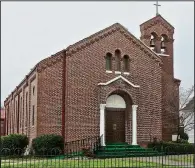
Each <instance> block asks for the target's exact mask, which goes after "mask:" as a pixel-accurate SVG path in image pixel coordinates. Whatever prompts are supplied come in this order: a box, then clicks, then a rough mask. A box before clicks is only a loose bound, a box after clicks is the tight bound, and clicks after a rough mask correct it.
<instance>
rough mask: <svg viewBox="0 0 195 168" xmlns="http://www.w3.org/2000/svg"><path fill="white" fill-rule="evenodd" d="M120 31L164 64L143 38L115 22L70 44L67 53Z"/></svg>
mask: <svg viewBox="0 0 195 168" xmlns="http://www.w3.org/2000/svg"><path fill="white" fill-rule="evenodd" d="M116 31H119V32H120V33H121V34H123V35H124V36H125V37H126V38H127V39H129V40H131V41H132V42H133V43H134V44H135V45H137V46H139V47H140V49H141V50H142V51H144V52H145V53H146V54H147V55H148V56H149V57H150V58H151V59H153V60H155V61H156V62H158V63H160V64H162V60H161V57H160V56H159V55H158V54H157V53H155V52H154V51H153V50H151V49H150V48H149V47H148V46H147V45H145V44H144V43H143V42H142V41H141V40H139V39H137V38H136V37H135V36H134V35H133V34H131V33H130V32H129V31H128V30H127V29H126V28H125V27H123V26H122V25H121V24H119V23H115V24H113V25H111V26H109V27H107V28H105V29H103V30H101V31H99V32H97V33H95V34H93V35H91V36H89V37H87V38H84V39H83V40H80V41H78V42H76V43H74V44H73V45H70V46H69V47H67V48H66V50H67V55H71V54H74V53H76V52H78V51H80V50H82V49H84V48H86V47H88V46H90V45H91V44H93V43H95V42H98V41H99V40H101V39H103V38H105V37H107V36H109V35H111V34H113V33H114V32H116Z"/></svg>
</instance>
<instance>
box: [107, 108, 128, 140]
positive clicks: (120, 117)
mask: <svg viewBox="0 0 195 168" xmlns="http://www.w3.org/2000/svg"><path fill="white" fill-rule="evenodd" d="M105 119H106V125H105V126H106V129H105V134H106V143H116V142H125V110H124V109H106V117H105Z"/></svg>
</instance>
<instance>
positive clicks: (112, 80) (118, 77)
mask: <svg viewBox="0 0 195 168" xmlns="http://www.w3.org/2000/svg"><path fill="white" fill-rule="evenodd" d="M118 79H122V80H123V81H125V82H127V83H128V84H129V85H131V86H133V87H135V88H139V87H140V86H139V85H135V84H133V83H131V82H130V81H129V80H127V79H126V78H124V77H123V76H121V75H119V76H117V77H116V78H113V79H111V80H109V81H108V82H106V83H98V85H99V86H100V85H103V86H106V85H109V84H110V83H112V82H114V81H116V80H118Z"/></svg>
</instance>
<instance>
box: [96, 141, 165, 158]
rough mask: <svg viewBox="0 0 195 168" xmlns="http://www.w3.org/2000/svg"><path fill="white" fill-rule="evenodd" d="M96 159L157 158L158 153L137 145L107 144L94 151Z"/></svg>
mask: <svg viewBox="0 0 195 168" xmlns="http://www.w3.org/2000/svg"><path fill="white" fill-rule="evenodd" d="M95 154H96V157H98V158H116V157H117V158H118V157H136V156H137V157H138V156H159V155H163V153H159V152H157V151H154V150H152V149H149V148H142V147H141V146H139V145H129V144H127V143H116V144H107V145H106V146H102V147H100V148H99V149H98V150H97V151H95Z"/></svg>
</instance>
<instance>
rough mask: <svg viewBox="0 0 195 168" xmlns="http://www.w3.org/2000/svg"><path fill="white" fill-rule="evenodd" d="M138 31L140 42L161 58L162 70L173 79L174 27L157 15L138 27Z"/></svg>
mask: <svg viewBox="0 0 195 168" xmlns="http://www.w3.org/2000/svg"><path fill="white" fill-rule="evenodd" d="M140 31H141V37H140V39H141V41H143V42H144V43H145V44H146V45H147V46H148V47H149V48H150V49H152V50H153V51H154V52H156V53H157V54H158V55H159V56H160V57H161V58H162V60H163V70H164V71H165V72H166V73H167V74H169V75H172V77H173V75H174V71H173V42H174V39H173V34H174V27H173V26H172V25H171V24H170V23H168V22H167V21H166V20H165V19H164V18H163V17H162V16H161V15H160V14H158V13H157V15H156V16H155V17H154V18H152V19H150V20H148V21H146V22H144V23H142V24H141V25H140Z"/></svg>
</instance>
